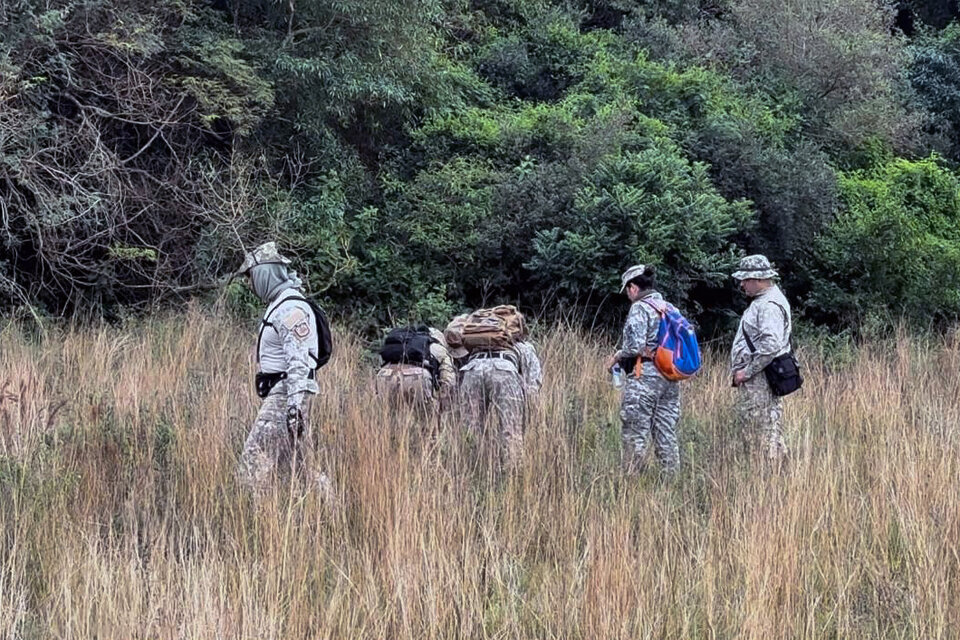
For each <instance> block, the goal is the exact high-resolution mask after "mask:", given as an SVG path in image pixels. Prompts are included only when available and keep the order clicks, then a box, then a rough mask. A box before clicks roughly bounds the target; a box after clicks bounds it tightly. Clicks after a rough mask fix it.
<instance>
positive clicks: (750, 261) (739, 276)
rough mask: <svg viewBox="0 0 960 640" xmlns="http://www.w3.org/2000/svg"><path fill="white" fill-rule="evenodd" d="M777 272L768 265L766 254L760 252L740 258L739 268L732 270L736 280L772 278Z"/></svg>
mask: <svg viewBox="0 0 960 640" xmlns="http://www.w3.org/2000/svg"><path fill="white" fill-rule="evenodd" d="M778 275H779V274H778V273H777V271H776V269H774V268H773V267H772V266H771V265H770V261H769V260H767V256H762V255H760V254H757V255H752V256H747V257H746V258H741V259H740V269H739V270H738V271H734V272H733V277H734V279H736V280H772V279H773V278H776V277H777V276H778Z"/></svg>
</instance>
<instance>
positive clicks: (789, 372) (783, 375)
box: [743, 331, 803, 396]
mask: <svg viewBox="0 0 960 640" xmlns="http://www.w3.org/2000/svg"><path fill="white" fill-rule="evenodd" d="M743 337H744V339H745V340H746V341H747V347H749V348H750V353H756V352H757V349H756V347H754V346H753V340H751V339H750V336H748V335H747V332H746V331H744V332H743ZM763 375H764V376H766V378H767V383H768V384H769V385H770V391H771V393H773V395H775V396H787V395H790V394H791V393H793V392H794V391H796V390H798V389H799V388H800V387H802V386H803V376H802V375H800V363H799V362H797V358H796V357H795V356H794V355H793V349H790V351H788V352H787V353H784V354H783V355H779V356H777V357H776V358H774V359H773V360H771V361H770V364H768V365H767V366H766V367H764V368H763Z"/></svg>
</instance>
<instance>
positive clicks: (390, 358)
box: [380, 326, 440, 386]
mask: <svg viewBox="0 0 960 640" xmlns="http://www.w3.org/2000/svg"><path fill="white" fill-rule="evenodd" d="M434 342H437V340H435V339H434V338H433V336H431V335H430V329H429V328H427V327H424V326H420V327H398V328H396V329H393V330H391V331H390V333H388V334H387V337H386V338H384V340H383V348H381V349H380V359H381V360H383V364H385V365H386V364H412V365H416V366H418V367H423V368H424V369H426V370H428V371H429V372H430V375H431V376H432V377H433V384H434V386H437V385H438V383H439V375H440V363H439V362H438V361H437V359H436V358H435V357H434V356H433V354H432V353H430V345H432V344H433V343H434Z"/></svg>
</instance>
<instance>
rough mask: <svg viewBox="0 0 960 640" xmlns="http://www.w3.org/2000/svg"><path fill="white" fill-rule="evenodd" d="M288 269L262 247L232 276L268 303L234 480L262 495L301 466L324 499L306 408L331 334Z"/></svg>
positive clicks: (326, 486)
mask: <svg viewBox="0 0 960 640" xmlns="http://www.w3.org/2000/svg"><path fill="white" fill-rule="evenodd" d="M289 264H290V260H288V259H287V258H285V257H283V256H282V255H280V253H279V252H278V251H277V248H276V245H275V243H273V242H268V243H266V244H264V245H262V246H260V247H258V248H257V249H255V250H254V251H253V252H251V253H248V254H247V255H246V258H245V260H244V262H243V265H242V266H241V267H240V270H239V271H238V273H239V274H242V275H243V276H245V277H246V279H247V283H248V285H249V286H250V288H251V289H252V290H253V292H254V293H255V294H256V295H257V297H259V298H260V300H262V301H263V302H264V303H265V304H266V305H267V308H266V311H265V312H264V314H263V318H262V320H261V322H260V329H259V333H258V337H257V368H258V373H257V380H256V382H257V385H256V386H257V394H258V395H259V396H260V397H261V398H263V403H262V404H261V405H260V411H259V412H258V413H257V418H256V421H255V422H254V424H253V428H252V429H251V430H250V433H249V435H248V436H247V439H246V442H245V443H244V445H243V453H242V454H241V456H240V479H241V482H242V483H243V484H244V485H246V486H247V487H248V488H249V489H250V490H251V491H253V492H254V494H256V495H260V494H262V493H264V492H265V491H266V490H267V489H268V488H269V486H270V485H271V482H272V480H273V479H274V477H275V476H276V475H278V474H279V475H286V474H287V473H294V472H298V471H299V470H300V469H301V468H302V467H307V473H308V474H310V475H309V477H311V478H312V479H313V480H315V481H316V482H317V484H318V488H319V489H320V490H321V491H322V492H323V494H324V495H325V497H327V496H328V495H329V493H330V490H331V486H330V479H329V478H328V477H327V475H326V474H325V473H323V472H322V471H321V470H320V469H318V468H316V463H315V455H314V452H313V444H312V443H313V440H312V432H311V425H310V404H311V400H312V398H313V397H314V396H315V395H316V393H317V391H318V387H317V382H316V370H317V369H318V368H319V367H320V366H322V365H324V364H326V362H327V360H329V358H330V352H331V341H330V332H329V326H328V324H327V321H326V317H325V316H323V312H322V311H321V310H320V309H319V308H318V307H314V305H312V304H311V303H310V302H309V301H308V300H307V299H306V298H304V297H303V291H302V290H301V287H302V282H301V281H300V279H299V278H298V277H297V275H296V273H295V272H294V271H291V270H289V269H288V265H289Z"/></svg>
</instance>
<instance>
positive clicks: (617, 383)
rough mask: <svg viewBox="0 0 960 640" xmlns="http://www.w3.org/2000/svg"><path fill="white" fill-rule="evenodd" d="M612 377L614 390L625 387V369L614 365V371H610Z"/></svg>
mask: <svg viewBox="0 0 960 640" xmlns="http://www.w3.org/2000/svg"><path fill="white" fill-rule="evenodd" d="M610 373H611V375H612V376H613V388H614V389H619V388H620V387H622V386H623V369H621V368H620V365H619V364H615V365H613V369H611V370H610Z"/></svg>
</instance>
